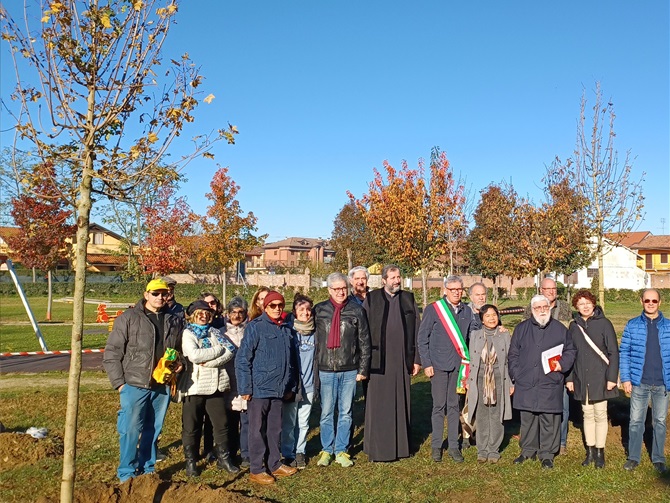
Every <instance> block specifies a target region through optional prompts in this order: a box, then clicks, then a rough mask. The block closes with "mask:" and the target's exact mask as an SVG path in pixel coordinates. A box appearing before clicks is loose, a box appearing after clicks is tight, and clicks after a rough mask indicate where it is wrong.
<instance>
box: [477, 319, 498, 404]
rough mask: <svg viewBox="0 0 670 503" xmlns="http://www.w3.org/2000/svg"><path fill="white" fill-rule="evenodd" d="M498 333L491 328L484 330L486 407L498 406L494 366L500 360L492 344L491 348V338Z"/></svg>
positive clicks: (483, 357) (484, 391)
mask: <svg viewBox="0 0 670 503" xmlns="http://www.w3.org/2000/svg"><path fill="white" fill-rule="evenodd" d="M495 333H496V330H495V329H494V330H491V329H489V328H485V329H484V337H485V339H486V342H485V343H484V349H482V357H481V358H482V363H483V364H484V389H483V397H484V405H495V404H496V398H497V397H496V380H495V376H494V374H493V365H494V364H495V363H496V361H497V360H498V355H497V354H496V349H495V347H494V346H493V343H491V346H490V347H489V336H492V335H494V334H495Z"/></svg>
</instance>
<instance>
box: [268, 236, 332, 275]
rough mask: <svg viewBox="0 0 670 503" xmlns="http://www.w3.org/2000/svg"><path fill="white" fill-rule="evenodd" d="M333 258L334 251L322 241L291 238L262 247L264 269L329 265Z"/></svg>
mask: <svg viewBox="0 0 670 503" xmlns="http://www.w3.org/2000/svg"><path fill="white" fill-rule="evenodd" d="M334 257H335V250H333V249H331V248H329V247H328V242H327V241H325V240H323V239H312V238H299V237H292V238H288V239H284V240H282V241H276V242H274V243H268V244H266V245H265V246H263V265H264V266H265V267H266V268H270V267H273V266H284V267H298V266H307V265H309V263H311V262H315V263H320V264H329V263H330V262H331V261H332V260H333V258H334Z"/></svg>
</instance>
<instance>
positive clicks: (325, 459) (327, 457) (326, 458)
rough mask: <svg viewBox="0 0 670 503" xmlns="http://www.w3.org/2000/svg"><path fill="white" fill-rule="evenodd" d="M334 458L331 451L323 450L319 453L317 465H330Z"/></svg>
mask: <svg viewBox="0 0 670 503" xmlns="http://www.w3.org/2000/svg"><path fill="white" fill-rule="evenodd" d="M332 460H333V455H332V454H331V453H330V452H326V451H321V454H319V460H318V461H317V462H316V465H317V466H328V465H329V464H330V462H331V461H332Z"/></svg>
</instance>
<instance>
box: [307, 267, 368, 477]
mask: <svg viewBox="0 0 670 503" xmlns="http://www.w3.org/2000/svg"><path fill="white" fill-rule="evenodd" d="M327 283H328V293H329V294H330V299H328V300H326V301H324V302H321V303H319V304H317V305H316V306H314V322H315V329H316V332H315V335H316V348H315V357H314V358H315V363H316V368H317V369H318V372H317V375H315V377H318V381H319V383H320V384H319V391H320V395H321V422H320V425H321V445H322V451H321V454H320V456H319V460H318V461H317V465H318V466H328V465H329V464H330V462H331V461H332V459H333V456H334V457H335V462H336V463H339V464H340V465H342V466H344V467H349V466H351V465H353V461H351V459H350V458H349V454H348V453H347V452H346V450H347V446H348V445H349V438H350V431H351V421H352V419H351V409H352V407H353V403H354V395H355V393H356V382H358V381H362V380H364V379H367V377H368V373H369V369H370V331H369V329H368V319H367V317H366V316H365V311H364V310H363V308H362V307H361V306H360V305H358V304H357V303H356V302H353V301H350V300H349V299H348V298H347V296H348V290H349V282H348V279H347V277H346V276H345V275H344V274H342V273H339V272H334V273H332V274H330V275H329V276H328V279H327ZM336 406H337V408H338V409H337V410H338V418H337V431H336V429H335V424H334V423H335V407H336Z"/></svg>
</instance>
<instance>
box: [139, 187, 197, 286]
mask: <svg viewBox="0 0 670 503" xmlns="http://www.w3.org/2000/svg"><path fill="white" fill-rule="evenodd" d="M174 195H175V189H174V188H173V187H171V186H165V187H162V188H161V189H159V196H158V197H157V198H156V199H155V202H154V203H153V204H152V205H151V206H144V207H143V208H142V214H143V218H144V224H145V227H146V239H145V240H144V243H143V244H142V246H141V251H140V254H141V256H142V259H141V263H142V265H143V266H144V269H145V271H146V273H147V274H152V275H163V274H168V273H170V272H182V271H186V270H188V267H189V263H190V256H191V242H190V240H191V238H192V234H193V230H194V225H195V223H196V222H197V221H198V216H197V215H196V214H195V213H193V211H192V210H191V208H190V206H189V205H188V203H187V202H186V199H185V198H183V197H179V198H177V199H174Z"/></svg>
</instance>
